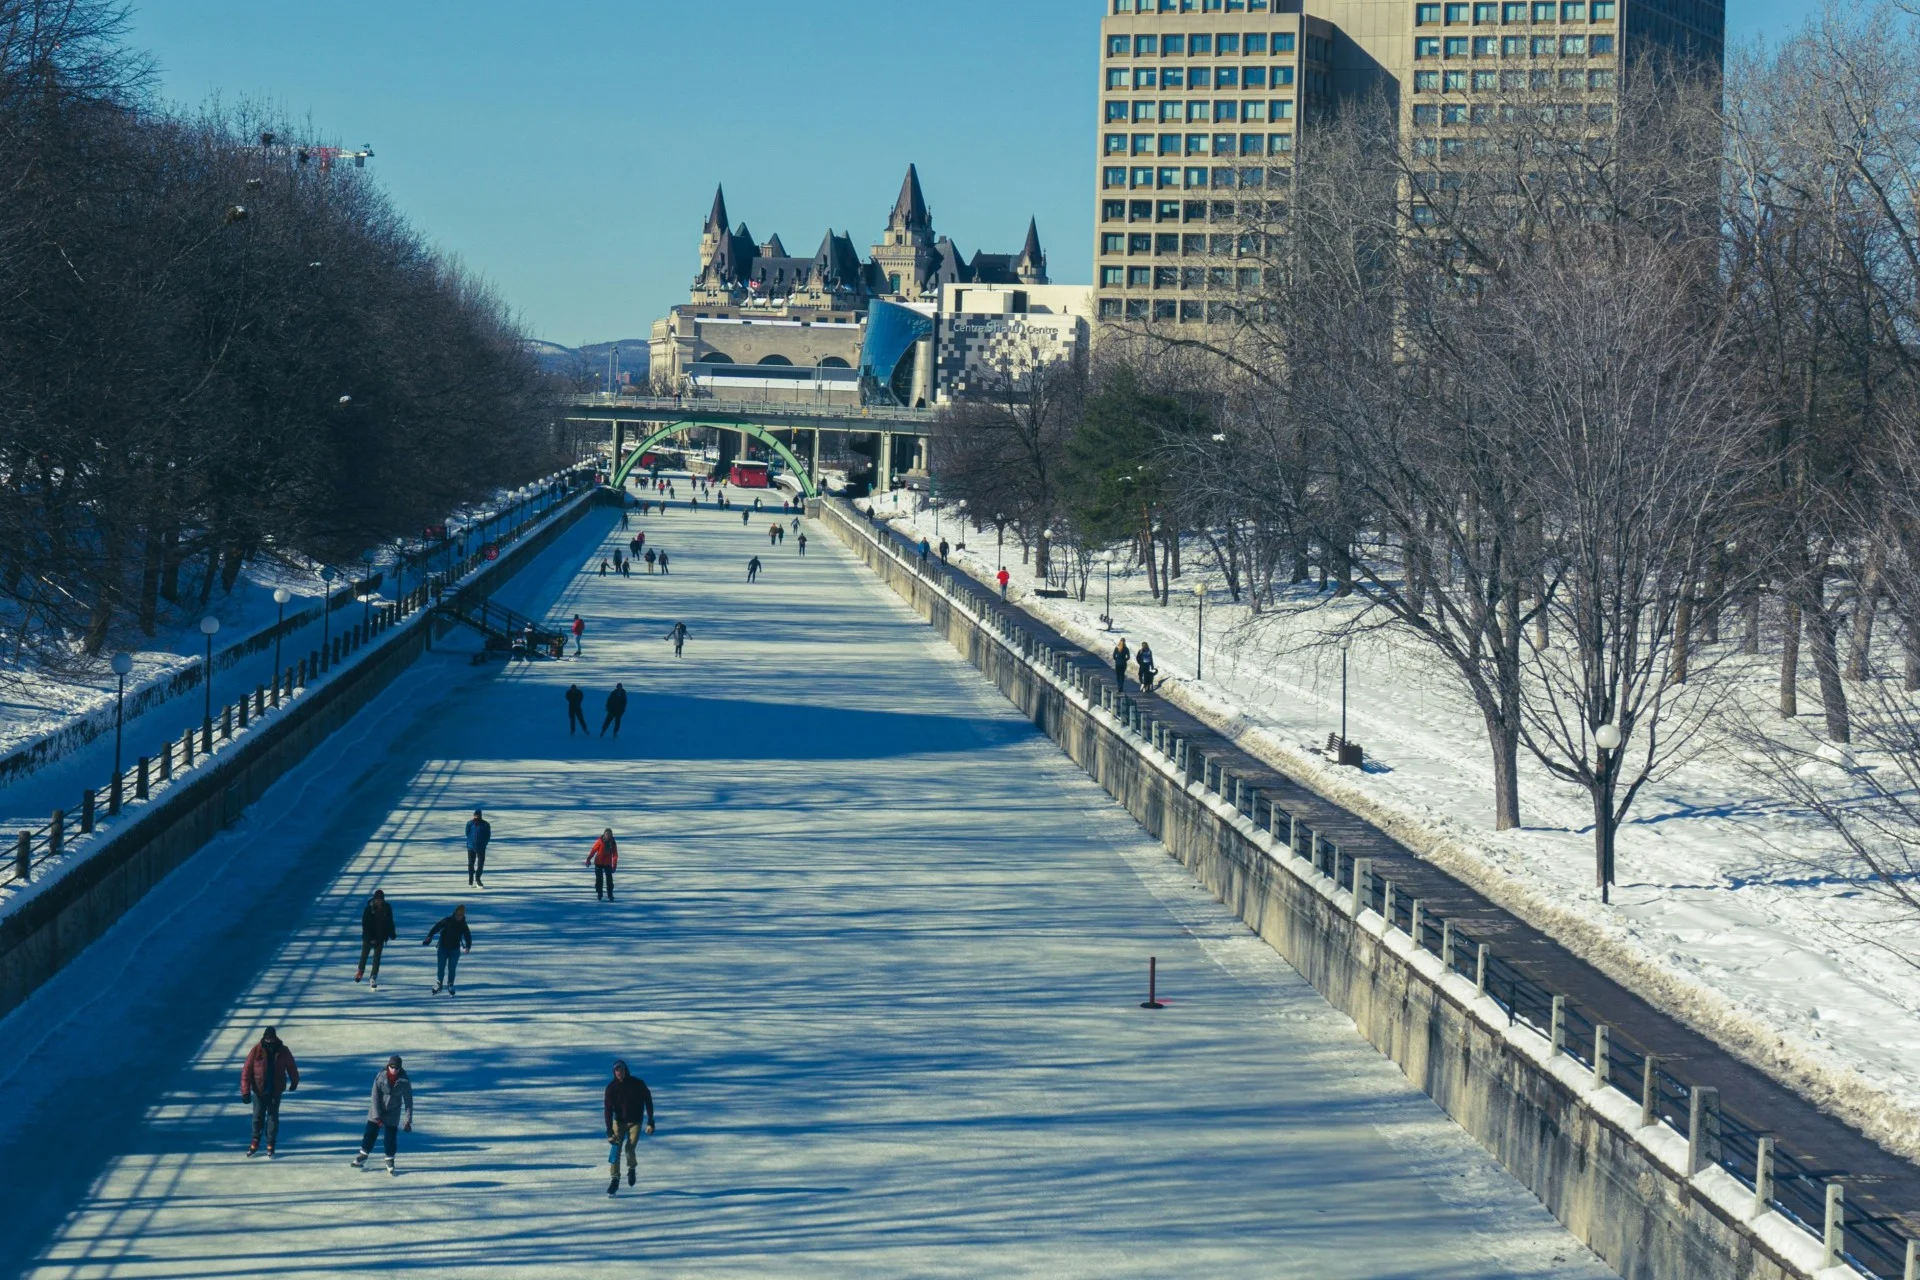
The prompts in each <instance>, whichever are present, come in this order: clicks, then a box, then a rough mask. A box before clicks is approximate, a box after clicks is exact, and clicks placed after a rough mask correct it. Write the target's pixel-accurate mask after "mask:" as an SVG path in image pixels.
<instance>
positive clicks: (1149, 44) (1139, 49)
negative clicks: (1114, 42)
mask: <svg viewBox="0 0 1920 1280" xmlns="http://www.w3.org/2000/svg"><path fill="white" fill-rule="evenodd" d="M1157 45H1158V38H1157V37H1155V36H1136V37H1135V38H1134V41H1133V56H1134V57H1136V58H1151V57H1152V56H1153V55H1154V52H1155V49H1156V47H1157Z"/></svg>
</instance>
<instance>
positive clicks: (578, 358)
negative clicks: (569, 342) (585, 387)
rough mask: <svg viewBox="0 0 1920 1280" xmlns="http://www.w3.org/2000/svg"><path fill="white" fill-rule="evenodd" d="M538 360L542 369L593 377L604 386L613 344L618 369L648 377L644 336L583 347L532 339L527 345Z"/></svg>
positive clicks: (638, 376)
mask: <svg viewBox="0 0 1920 1280" xmlns="http://www.w3.org/2000/svg"><path fill="white" fill-rule="evenodd" d="M527 346H528V348H529V349H530V350H532V352H533V353H534V355H535V356H536V357H537V358H538V359H539V361H540V366H541V368H543V369H545V370H546V371H547V372H548V373H556V374H561V375H563V376H566V377H595V378H599V379H600V381H601V383H602V384H603V385H604V383H605V382H606V377H607V357H608V355H610V354H611V353H612V352H613V349H614V348H615V347H618V348H620V358H619V364H618V366H617V367H618V368H619V370H620V371H621V372H622V373H626V374H628V375H630V376H632V377H633V378H635V379H640V380H644V379H645V378H646V376H647V340H646V339H645V338H621V339H620V340H619V341H617V342H590V343H588V344H587V345H586V346H584V347H563V346H561V345H560V344H559V343H557V342H548V341H546V340H545V339H543V338H535V339H533V340H532V341H531V342H529V343H528V344H527Z"/></svg>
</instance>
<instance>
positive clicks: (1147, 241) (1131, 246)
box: [1127, 232, 1153, 253]
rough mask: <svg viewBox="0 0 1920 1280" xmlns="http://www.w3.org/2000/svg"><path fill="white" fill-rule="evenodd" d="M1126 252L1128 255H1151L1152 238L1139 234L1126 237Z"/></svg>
mask: <svg viewBox="0 0 1920 1280" xmlns="http://www.w3.org/2000/svg"><path fill="white" fill-rule="evenodd" d="M1127 252H1128V253H1152V252H1153V237H1152V236H1151V235H1146V234H1141V233H1138V232H1136V233H1135V234H1133V235H1130V236H1128V237H1127Z"/></svg>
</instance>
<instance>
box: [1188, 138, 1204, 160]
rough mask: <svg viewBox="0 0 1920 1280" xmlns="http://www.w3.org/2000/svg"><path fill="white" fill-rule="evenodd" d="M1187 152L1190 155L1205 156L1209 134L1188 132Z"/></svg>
mask: <svg viewBox="0 0 1920 1280" xmlns="http://www.w3.org/2000/svg"><path fill="white" fill-rule="evenodd" d="M1187 154H1188V155H1190V156H1203V155H1205V154H1207V135H1206V134H1204V133H1190V134H1188V135H1187Z"/></svg>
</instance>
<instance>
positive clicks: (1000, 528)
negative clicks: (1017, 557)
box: [993, 516, 1007, 573]
mask: <svg viewBox="0 0 1920 1280" xmlns="http://www.w3.org/2000/svg"><path fill="white" fill-rule="evenodd" d="M1006 522H1007V518H1006V517H1005V516H995V517H994V518H993V571H994V572H995V573H998V572H1000V570H1002V569H1004V568H1006V567H1007V566H1006V557H1005V556H1004V555H1002V554H1001V552H1002V551H1004V550H1005V548H1006V545H1007V523H1006Z"/></svg>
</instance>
